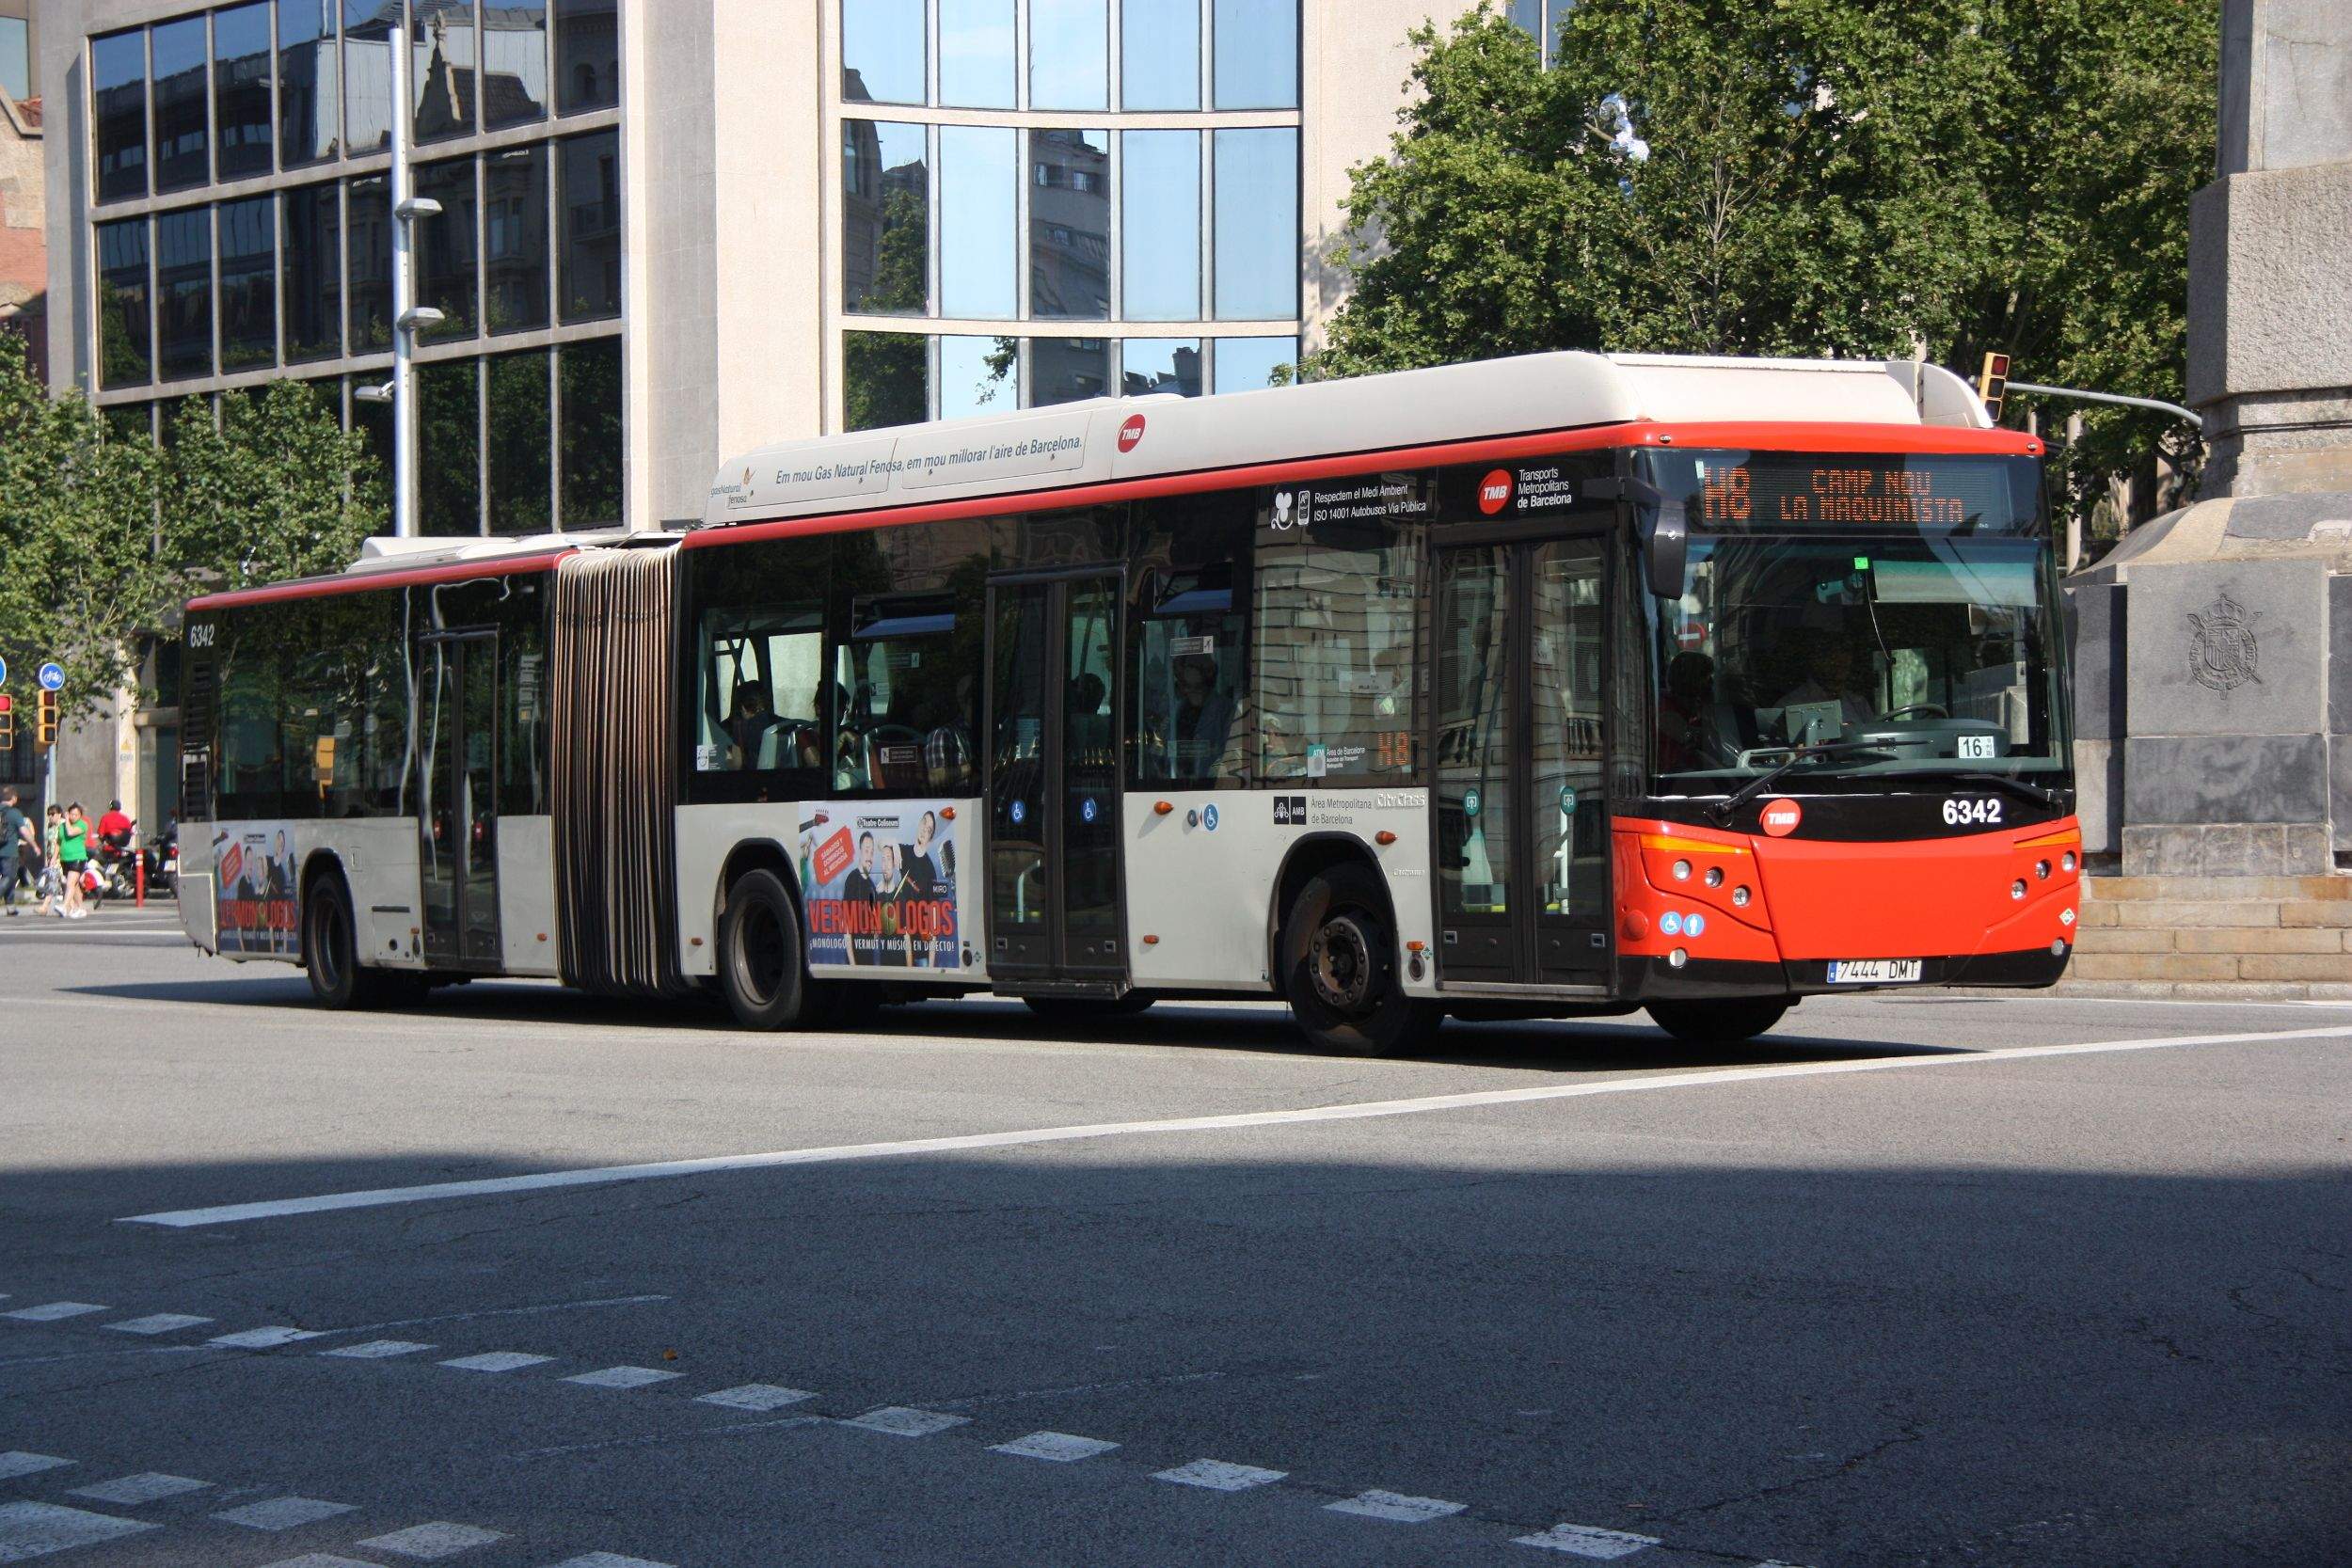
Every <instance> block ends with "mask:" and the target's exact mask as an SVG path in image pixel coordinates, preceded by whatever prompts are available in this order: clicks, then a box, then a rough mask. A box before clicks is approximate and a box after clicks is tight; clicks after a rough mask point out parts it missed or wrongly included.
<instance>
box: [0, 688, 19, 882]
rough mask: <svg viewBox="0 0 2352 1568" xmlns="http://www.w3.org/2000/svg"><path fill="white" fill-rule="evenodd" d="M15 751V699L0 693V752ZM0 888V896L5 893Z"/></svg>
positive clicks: (2, 692) (5, 693)
mask: <svg viewBox="0 0 2352 1568" xmlns="http://www.w3.org/2000/svg"><path fill="white" fill-rule="evenodd" d="M15 750H16V699H15V698H14V697H11V696H9V695H8V693H7V692H5V691H0V752H13V751H15ZM7 891H8V890H7V889H6V888H0V894H6V893H7Z"/></svg>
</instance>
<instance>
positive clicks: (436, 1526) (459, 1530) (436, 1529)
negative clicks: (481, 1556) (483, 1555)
mask: <svg viewBox="0 0 2352 1568" xmlns="http://www.w3.org/2000/svg"><path fill="white" fill-rule="evenodd" d="M505 1539H506V1537H505V1535H504V1534H502V1533H501V1532H500V1531H498V1530H494V1529H480V1528H476V1527H474V1526H472V1525H453V1524H451V1523H450V1522H449V1521H448V1520H446V1519H437V1520H435V1521H434V1522H433V1523H432V1524H429V1525H411V1526H409V1527H408V1528H406V1529H396V1530H394V1531H392V1532H391V1533H390V1534H389V1535H376V1536H371V1537H369V1538H368V1539H367V1540H365V1541H362V1542H360V1543H359V1549H360V1550H361V1551H366V1552H389V1553H391V1554H392V1555H393V1556H394V1557H407V1558H415V1559H416V1560H419V1561H420V1562H437V1561H439V1560H441V1559H442V1558H445V1557H455V1556H456V1555H457V1554H458V1553H460V1552H469V1551H472V1550H473V1549H474V1548H475V1547H476V1546H487V1545H488V1544H491V1543H492V1542H494V1541H503V1540H505Z"/></svg>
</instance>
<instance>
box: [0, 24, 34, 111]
mask: <svg viewBox="0 0 2352 1568" xmlns="http://www.w3.org/2000/svg"><path fill="white" fill-rule="evenodd" d="M32 35H33V24H32V23H31V22H30V21H28V20H27V19H25V18H24V17H21V16H0V92H5V93H7V94H8V97H9V98H10V99H11V100H12V101H14V102H16V103H23V102H24V100H25V99H27V98H30V97H32V96H33V55H32V41H33V38H32Z"/></svg>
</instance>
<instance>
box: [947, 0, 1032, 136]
mask: <svg viewBox="0 0 2352 1568" xmlns="http://www.w3.org/2000/svg"><path fill="white" fill-rule="evenodd" d="M1012 6H1013V0H939V101H940V102H941V103H947V104H952V105H954V106H955V107H957V108H962V109H1009V108H1011V107H1012V106H1013V103H1012V95H1013V80H1014V76H1015V71H1014V68H1013V47H1012Z"/></svg>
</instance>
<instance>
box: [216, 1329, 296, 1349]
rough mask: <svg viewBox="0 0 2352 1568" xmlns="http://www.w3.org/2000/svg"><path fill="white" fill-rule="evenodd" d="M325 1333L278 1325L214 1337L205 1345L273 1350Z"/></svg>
mask: <svg viewBox="0 0 2352 1568" xmlns="http://www.w3.org/2000/svg"><path fill="white" fill-rule="evenodd" d="M325 1334H326V1330H325V1329H319V1328H289V1327H286V1326H284V1325H282V1324H280V1325H277V1326H273V1327H270V1328H248V1329H246V1330H245V1331H244V1332H243V1333H241V1334H220V1335H215V1337H214V1338H210V1339H208V1340H206V1341H205V1343H207V1344H213V1345H228V1346H230V1347H231V1348H232V1349H235V1350H274V1349H276V1348H277V1347H278V1346H279V1345H291V1344H293V1343H294V1342H295V1341H296V1340H299V1339H316V1338H322V1337H324V1335H325Z"/></svg>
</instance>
